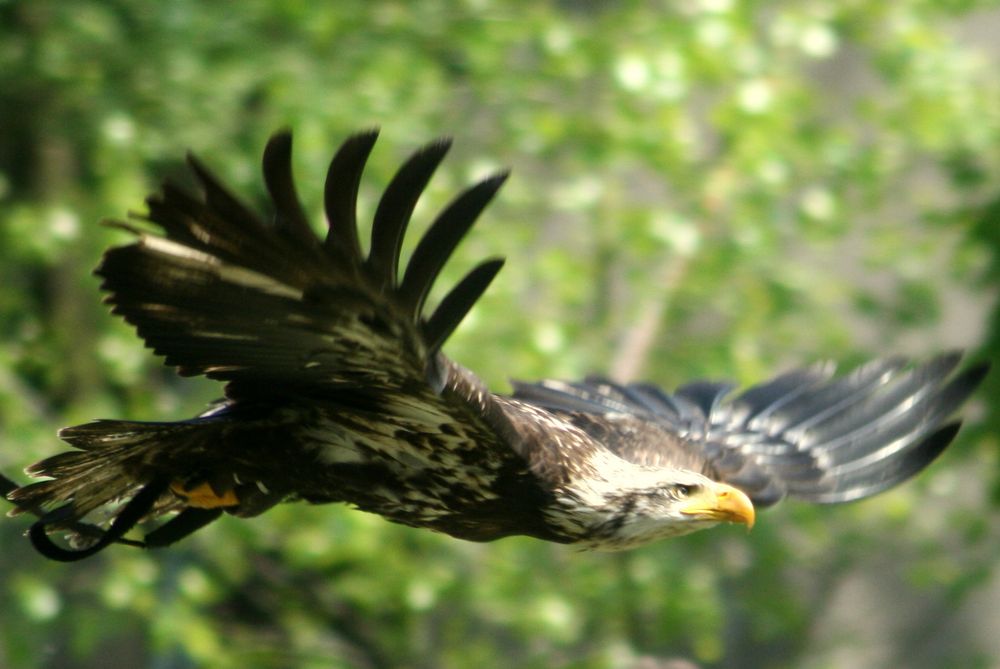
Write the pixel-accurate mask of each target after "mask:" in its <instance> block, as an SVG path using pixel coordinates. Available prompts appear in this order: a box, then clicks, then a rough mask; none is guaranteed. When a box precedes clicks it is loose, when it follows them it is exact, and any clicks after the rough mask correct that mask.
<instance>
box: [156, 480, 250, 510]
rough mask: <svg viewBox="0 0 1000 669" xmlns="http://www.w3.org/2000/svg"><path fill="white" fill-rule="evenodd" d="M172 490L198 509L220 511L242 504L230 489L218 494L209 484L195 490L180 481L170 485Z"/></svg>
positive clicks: (197, 486)
mask: <svg viewBox="0 0 1000 669" xmlns="http://www.w3.org/2000/svg"><path fill="white" fill-rule="evenodd" d="M170 490H171V491H172V492H173V493H174V494H175V495H177V496H178V497H180V498H181V499H183V500H184V501H185V502H187V505H188V506H190V507H194V508H196V509H219V508H222V507H226V506H237V505H239V503H240V500H239V498H238V497H236V493H235V492H234V491H233V490H232V489H230V490H227V491H225V492H224V493H222V494H221V495H220V494H219V493H217V492H216V491H215V490H214V489H213V488H212V486H211V485H209V484H208V483H199V484H198V485H196V486H194V487H193V488H188V487H186V486H185V485H184V484H183V483H181V482H180V481H174V482H173V483H171V484H170Z"/></svg>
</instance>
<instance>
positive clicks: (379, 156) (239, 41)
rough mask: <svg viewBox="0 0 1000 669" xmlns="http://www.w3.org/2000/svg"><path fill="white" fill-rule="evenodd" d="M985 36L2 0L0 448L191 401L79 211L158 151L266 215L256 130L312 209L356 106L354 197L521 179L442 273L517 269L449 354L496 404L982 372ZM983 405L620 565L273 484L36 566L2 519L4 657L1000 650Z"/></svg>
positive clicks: (720, 12) (851, 27) (174, 171)
mask: <svg viewBox="0 0 1000 669" xmlns="http://www.w3.org/2000/svg"><path fill="white" fill-rule="evenodd" d="M998 31H1000V9H998V5H997V4H996V3H987V2H974V1H972V0H966V1H955V0H899V1H897V2H892V3H866V2H855V1H850V2H834V1H833V0H810V1H808V2H795V1H792V0H787V1H776V2H766V3H765V2H739V1H738V0H685V1H683V2H678V3H600V2H536V3H525V2H500V1H497V0H467V1H466V2H445V1H443V0H436V1H435V0H432V1H427V2H421V3H408V2H402V1H395V2H382V1H373V2H368V1H362V0H354V1H344V2H338V3H307V2H267V1H264V0H245V1H244V2H240V3H203V2H195V1H194V0H177V1H174V2H157V3H147V2H139V1H138V0H111V1H98V0H62V1H57V0H31V1H28V0H24V1H17V0H13V1H12V0H6V1H4V2H0V280H2V286H3V290H2V291H0V430H2V448H0V469H2V470H3V471H5V472H7V473H8V474H10V473H13V472H16V471H17V470H18V469H19V468H20V467H23V466H25V465H27V464H28V463H30V462H32V461H34V460H36V459H38V458H40V457H43V456H45V455H49V454H52V453H54V452H56V451H57V450H60V444H59V442H58V441H57V440H56V438H55V437H54V431H55V429H56V428H57V427H59V426H62V425H66V424H69V423H74V422H82V421H86V420H89V419H91V418H95V417H130V418H137V419H143V418H145V419H152V418H160V419H169V418H183V417H187V416H188V415H191V414H193V413H195V412H197V411H199V410H201V408H202V407H203V406H204V404H205V402H207V401H208V400H210V399H212V397H214V396H215V395H217V394H219V392H220V389H219V388H218V387H217V386H216V385H215V384H211V383H209V382H206V381H201V380H183V381H182V380H180V379H177V378H175V376H174V375H173V373H172V372H171V371H170V370H168V369H165V368H163V367H162V365H161V363H160V361H159V360H158V359H155V358H154V357H153V356H152V355H150V354H149V353H148V352H146V351H144V350H143V349H142V347H141V344H140V343H139V341H138V340H137V338H136V337H135V336H134V335H133V333H132V332H131V331H130V329H129V328H128V327H127V326H125V325H124V324H122V323H120V322H117V321H116V320H114V319H112V318H111V317H109V316H108V315H107V314H106V312H105V309H104V308H102V307H101V305H100V303H99V298H98V291H97V285H96V281H94V280H93V279H92V278H91V277H89V276H88V274H89V272H90V270H91V268H92V267H93V266H94V265H95V264H96V262H97V260H98V258H99V256H100V253H101V251H102V249H104V248H105V247H106V246H107V245H109V244H110V243H113V242H115V241H121V239H122V238H121V236H120V234H117V233H115V232H114V231H112V230H109V229H106V228H102V227H100V226H98V225H97V224H96V222H97V221H98V220H99V219H100V218H102V217H105V216H111V217H122V216H123V215H124V213H125V212H126V211H127V210H130V209H132V210H135V209H140V210H141V202H142V198H143V196H144V195H145V194H146V193H148V192H150V191H152V190H154V189H155V187H156V184H157V181H158V180H159V179H160V178H162V177H164V176H168V175H169V176H178V175H181V174H182V173H183V166H182V160H183V156H184V150H185V149H186V148H191V149H193V150H195V151H196V152H197V153H198V154H199V156H200V157H201V158H202V159H203V160H205V161H206V162H207V163H209V164H210V165H211V166H213V167H214V168H215V169H216V170H217V171H218V172H219V173H220V174H221V175H223V176H224V178H225V179H226V180H227V181H229V182H230V183H232V184H233V186H234V188H236V189H237V190H238V191H239V192H242V193H245V194H246V196H247V197H248V198H250V199H251V200H254V201H260V200H261V199H262V187H261V184H260V179H259V176H258V169H257V163H258V159H259V154H260V150H261V149H262V147H263V144H264V142H265V140H266V138H267V136H268V134H269V133H270V132H272V131H274V130H275V129H277V128H279V127H282V126H289V127H291V128H292V129H293V130H294V132H295V138H296V157H295V164H296V170H297V173H298V175H299V180H300V193H301V194H302V196H303V200H304V201H305V202H306V203H307V207H308V208H309V209H310V210H312V211H315V212H316V218H317V224H319V222H320V206H319V201H320V192H321V186H322V175H323V174H324V170H325V167H326V166H325V161H327V160H328V159H329V157H330V155H331V154H332V151H333V149H334V148H335V147H336V146H337V144H338V143H339V142H340V141H341V140H342V139H343V138H344V137H346V136H347V135H348V134H349V133H350V132H352V131H354V130H356V129H359V128H364V127H369V126H371V125H380V126H382V128H383V131H382V140H381V142H380V145H379V146H378V147H377V148H376V151H375V154H374V156H373V158H372V161H371V165H370V168H369V171H368V176H367V178H366V181H365V184H364V187H363V191H362V195H363V198H365V205H364V206H365V207H366V211H367V212H368V213H369V214H370V212H371V210H372V208H373V204H374V201H375V198H376V197H377V194H378V189H379V188H380V187H382V186H383V185H384V184H385V183H386V182H387V180H388V178H389V177H390V176H391V174H392V171H393V170H394V168H395V167H396V166H397V165H398V164H399V162H400V160H401V159H402V158H403V157H404V156H405V155H406V154H407V152H409V151H411V150H413V149H414V148H416V147H417V146H418V145H419V144H421V143H423V142H425V141H428V140H430V139H432V138H434V137H436V136H438V135H440V134H450V135H453V136H455V137H456V145H455V148H454V149H453V155H452V157H451V158H450V159H449V161H448V162H447V163H446V164H445V166H444V168H443V169H442V170H441V172H440V173H439V175H438V176H437V177H436V179H435V181H434V183H433V184H432V186H431V188H430V189H429V192H428V194H427V196H426V198H425V201H423V202H422V203H421V206H420V207H419V208H418V211H417V218H418V220H420V221H426V220H427V219H428V218H429V216H430V214H431V213H432V212H433V211H434V210H435V209H436V208H438V207H440V206H441V205H443V203H445V202H446V201H447V199H448V197H449V196H450V195H452V194H453V193H454V192H455V191H456V189H458V188H459V187H460V186H461V185H463V184H465V183H467V182H469V181H470V180H471V179H473V178H475V177H478V176H481V175H482V174H484V173H485V172H487V171H489V170H491V169H496V168H498V167H502V166H510V167H513V169H514V176H513V178H512V179H511V181H510V182H509V183H508V185H507V186H506V187H505V189H504V191H503V192H502V194H501V197H500V200H499V202H497V203H496V204H495V205H494V206H492V208H491V209H490V211H489V212H488V213H487V214H486V216H485V217H484V220H483V221H482V223H481V224H480V225H479V226H478V229H477V230H475V231H474V232H473V234H471V235H470V238H469V239H468V240H467V242H466V243H465V244H464V246H463V247H462V249H461V250H460V253H459V254H458V258H457V259H456V261H455V262H454V263H453V264H452V266H451V267H450V268H449V272H450V274H449V276H446V277H444V280H443V281H442V282H441V283H442V285H445V284H447V283H449V280H454V279H456V278H457V277H458V276H460V274H461V273H462V272H464V271H465V270H466V269H468V267H470V266H471V264H472V262H474V261H475V260H476V259H479V258H482V257H484V256H487V255H497V254H499V255H505V256H507V257H508V258H509V263H508V266H507V268H506V269H505V270H504V272H502V273H501V275H500V278H499V279H498V281H497V282H496V283H495V285H494V286H493V287H492V288H491V290H490V292H489V293H488V294H487V296H486V297H485V298H484V299H483V300H482V303H481V305H480V306H479V307H478V308H477V309H476V310H475V311H474V313H473V314H472V315H471V316H470V317H469V318H468V319H467V321H466V322H465V323H464V324H463V327H462V328H461V329H460V331H459V332H458V333H457V334H456V335H455V337H454V339H453V340H452V341H451V342H450V343H449V345H448V347H447V351H448V352H449V354H450V355H451V356H452V357H454V358H455V359H457V360H459V361H460V362H462V363H463V364H465V365H467V366H469V367H471V368H472V369H475V370H477V371H478V372H480V373H481V374H482V375H483V377H484V378H485V379H487V380H488V381H489V382H490V384H491V385H492V386H493V387H494V388H496V389H498V390H503V389H504V388H506V379H507V377H508V376H509V375H516V376H518V377H522V378H527V379H533V378H537V377H541V376H557V377H574V376H580V375H582V374H585V373H588V372H593V371H599V372H606V373H612V374H614V375H617V376H619V377H629V378H632V377H642V378H646V379H649V380H653V381H656V382H658V383H661V384H664V385H665V386H667V387H673V386H674V385H676V384H678V383H680V382H683V381H685V380H689V379H691V378H694V377H697V376H713V377H719V376H728V377H732V378H734V379H735V380H738V381H741V382H744V383H746V382H751V381H754V380H760V379H761V378H763V377H764V376H765V375H767V374H771V373H773V372H775V371H778V370H779V369H781V368H784V367H788V366H791V365H795V364H803V363H806V362H811V361H813V360H815V359H820V358H829V359H834V360H838V361H840V362H843V363H848V364H849V363H853V362H857V361H860V360H862V359H864V358H867V357H871V356H874V355H879V354H884V353H888V352H904V353H910V354H918V355H919V354H923V355H927V354H929V353H931V352H933V351H936V350H940V349H943V348H950V347H956V346H960V347H966V348H973V349H976V348H979V349H980V353H979V355H980V356H982V357H986V358H994V359H995V358H997V352H998V351H1000V316H998V312H997V311H996V309H995V306H994V298H995V297H996V288H997V285H998V284H1000V233H998V230H1000V225H998V221H1000V205H998V202H1000V151H998V147H1000V78H998V77H997V74H996V73H997V65H998V60H1000V56H998V51H997V47H996V40H995V35H996V34H997V32H998ZM998 397H1000V383H998V381H997V375H996V374H994V375H993V377H992V378H991V379H989V380H988V388H987V389H986V390H985V391H984V392H983V393H981V398H982V399H981V400H980V402H979V405H978V409H976V408H975V407H973V411H971V413H972V414H973V415H974V419H973V420H972V421H971V422H970V424H969V427H967V429H966V430H965V431H964V432H963V434H962V436H961V437H960V440H959V443H958V444H957V445H956V447H954V448H953V449H952V451H951V452H949V453H948V454H947V455H946V456H945V457H944V458H943V459H942V462H941V463H939V464H937V465H936V466H935V467H933V468H932V469H933V470H934V471H933V473H929V474H927V475H925V476H923V477H921V478H920V480H918V481H917V482H915V483H911V484H909V485H907V486H905V487H903V488H902V489H900V490H898V491H894V492H892V493H890V494H887V495H885V496H882V497H880V498H878V499H877V500H875V501H871V502H866V503H862V504H857V505H854V506H850V507H844V508H838V509H833V508H819V509H817V508H811V507H805V506H800V505H795V504H788V505H785V506H784V507H781V508H779V509H776V510H774V511H769V512H768V513H767V514H766V515H764V516H763V517H762V518H761V519H760V521H761V522H760V523H759V525H758V528H757V529H755V530H754V532H753V534H752V535H750V536H745V535H744V534H743V533H741V532H740V531H738V530H735V529H733V528H722V529H718V530H715V531H712V532H707V533H703V534H701V535H695V536H691V537H687V538H684V539H680V540H674V541H670V542H663V543H661V544H658V545H654V546H650V547H648V548H645V549H641V550H637V551H634V552H631V553H627V554H621V555H604V554H586V553H577V552H574V551H572V550H568V549H566V548H563V547H557V546H550V545H547V544H543V543H541V542H537V541H534V540H528V539H508V540H504V541H501V542H498V543H495V544H487V545H474V544H469V543H463V542H459V541H456V540H452V539H449V538H447V537H442V536H436V535H433V534H430V533H427V532H424V531H417V530H411V529H406V528H402V527H396V526H393V525H390V524H388V523H386V522H384V521H382V520H380V519H378V518H376V517H372V516H367V515H364V514H361V513H359V512H356V511H352V510H349V509H346V508H340V507H318V508H308V507H305V506H286V507H282V508H279V509H276V510H274V511H272V512H269V513H268V514H266V515H265V516H264V517H262V518H259V519H256V520H253V521H236V520H233V519H228V518H227V519H224V520H222V521H220V522H218V523H216V524H215V525H213V526H212V527H210V528H208V529H207V530H204V531H202V532H200V533H199V534H198V535H196V536H195V537H192V538H191V539H189V540H187V541H185V542H184V543H182V544H180V545H178V546H176V547H174V548H172V549H170V550H168V551H161V552H155V553H142V552H140V551H136V550H131V549H127V548H116V549H111V550H108V551H106V552H105V553H103V554H102V555H100V556H99V557H97V558H95V559H92V560H90V561H87V562H85V563H81V564H76V565H72V566H67V565H58V564H49V563H46V562H45V561H44V560H43V559H42V558H40V557H38V556H36V555H35V554H34V553H33V552H32V550H31V549H30V547H29V546H28V543H27V541H26V540H25V539H24V538H23V537H22V536H21V533H22V532H23V531H24V530H25V529H26V526H27V522H26V521H25V520H23V519H15V520H8V521H6V522H4V523H2V524H0V537H2V539H0V540H2V542H3V544H2V545H3V549H4V550H3V552H2V555H0V569H2V573H3V574H4V578H3V579H2V580H0V592H2V597H3V601H5V602H6V603H5V604H4V606H2V607H0V666H4V667H13V668H17V669H34V668H42V667H109V666H115V667H132V666H134V667H140V666H148V667H156V668H157V669H167V668H170V669H173V668H182V667H193V666H206V667H208V666H211V667H241V668H243V667H251V668H256V667H324V668H328V667H363V668H364V667H410V668H414V669H416V668H424V667H426V668H428V669H429V668H437V667H455V668H463V667H477V668H481V669H485V668H486V667H510V666H519V667H560V666H567V667H588V668H590V667H593V668H599V667H636V668H640V667H666V666H668V665H667V664H665V663H662V662H665V658H688V659H689V660H690V661H692V662H695V663H697V664H698V665H699V666H705V667H816V668H819V667H834V666H837V667H843V666H867V667H900V666H907V667H942V666H963V667H990V666H995V664H994V663H995V662H996V661H997V659H996V657H994V655H993V654H994V653H997V652H1000V646H998V641H997V639H998V638H1000V614H998V613H997V611H996V606H995V602H996V598H997V597H1000V594H998V593H1000V582H998V579H1000V577H998V573H997V566H996V560H997V555H998V553H997V550H996V548H997V545H998V543H1000V525H998V522H997V513H996V509H997V505H998V504H1000V477H998V461H1000V460H998V453H997V450H998V442H997V434H998V431H1000V430H998V428H1000V411H998V400H997V398H998ZM991 490H992V491H993V492H992V494H991ZM991 505H992V506H991Z"/></svg>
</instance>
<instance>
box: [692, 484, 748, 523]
mask: <svg viewBox="0 0 1000 669" xmlns="http://www.w3.org/2000/svg"><path fill="white" fill-rule="evenodd" d="M681 513H683V514H685V515H690V516H700V517H702V518H704V519H706V520H715V521H719V522H727V523H743V524H745V525H746V526H747V529H748V530H749V529H750V528H752V527H753V523H754V518H755V514H754V509H753V502H751V501H750V498H749V497H747V496H746V494H745V493H744V492H743V491H742V490H737V489H736V488H734V487H733V486H731V485H726V484H725V483H713V484H712V485H711V486H703V487H702V488H700V489H699V490H698V492H696V493H694V494H693V495H691V497H689V498H688V500H687V501H686V502H685V503H684V506H682V507H681Z"/></svg>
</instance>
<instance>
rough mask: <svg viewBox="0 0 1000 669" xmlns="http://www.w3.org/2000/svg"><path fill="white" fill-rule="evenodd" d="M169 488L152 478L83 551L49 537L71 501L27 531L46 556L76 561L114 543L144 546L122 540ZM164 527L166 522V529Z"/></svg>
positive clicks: (32, 542) (38, 549) (51, 558)
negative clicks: (49, 528) (104, 530)
mask: <svg viewBox="0 0 1000 669" xmlns="http://www.w3.org/2000/svg"><path fill="white" fill-rule="evenodd" d="M167 487H168V481H167V480H166V479H154V480H153V481H151V482H149V483H147V484H146V485H145V486H144V487H143V488H142V490H140V491H139V492H138V493H136V495H135V496H134V497H133V498H132V499H130V500H129V502H128V504H126V505H125V508H124V509H122V510H121V512H120V513H119V514H118V515H117V516H115V519H114V520H113V521H112V522H111V527H109V528H108V530H107V531H106V532H104V534H103V536H101V537H100V538H99V539H98V540H97V541H96V542H95V543H93V544H92V545H90V546H88V547H87V548H84V549H82V550H68V549H66V548H63V547H61V546H58V545H56V543H55V542H53V541H52V539H50V538H49V534H48V527H49V526H50V525H54V524H58V523H59V522H60V521H64V520H66V518H67V516H69V515H70V513H71V508H72V505H70V504H67V505H65V506H61V507H59V508H58V509H53V510H52V511H50V512H49V513H47V514H45V515H44V516H42V517H41V518H40V519H38V520H37V521H36V522H35V524H34V525H32V526H31V529H30V530H29V531H28V536H29V537H30V538H31V545H32V546H34V547H35V550H37V551H38V552H39V553H41V554H42V555H44V556H45V557H47V558H49V559H50V560H56V561H58V562H76V561H77V560H82V559H83V558H86V557H90V556H91V555H94V554H95V553H98V552H100V551H102V550H104V549H105V548H107V547H108V546H110V545H111V544H113V543H115V542H121V543H130V544H132V545H140V546H141V545H143V544H142V543H140V542H130V541H127V540H125V539H123V537H124V536H125V534H126V533H127V532H128V531H129V530H131V529H132V528H133V527H135V524H136V523H138V522H139V521H140V520H142V518H143V517H144V516H145V515H146V514H147V513H149V511H150V509H152V508H153V505H154V504H156V501H157V500H158V499H160V496H161V495H162V494H163V493H165V492H166V491H167ZM183 515H184V514H181V516H183ZM179 518H180V516H178V517H177V518H174V519H173V520H178V519H179ZM171 522H173V521H171ZM169 524H170V523H167V525H169ZM165 527H166V525H165V526H164V528H165ZM164 528H160V529H164ZM195 529H197V528H195ZM193 531H194V530H191V532H193ZM181 536H184V535H181ZM178 538H180V537H178Z"/></svg>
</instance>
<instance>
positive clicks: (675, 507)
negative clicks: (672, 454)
mask: <svg viewBox="0 0 1000 669" xmlns="http://www.w3.org/2000/svg"><path fill="white" fill-rule="evenodd" d="M606 471H607V470H605V472H606ZM572 488H573V489H572V490H567V491H566V492H567V495H566V496H565V497H564V498H563V499H564V500H566V499H570V500H572V502H571V503H570V504H568V505H565V506H563V509H564V510H565V511H566V512H568V513H569V514H570V515H576V516H577V518H576V519H575V520H576V521H577V522H579V523H580V524H584V525H586V526H587V527H588V530H589V531H587V532H586V534H587V535H588V538H589V540H588V541H586V542H585V544H586V545H587V547H589V548H594V549H598V550H623V549H628V548H634V547H636V546H640V545H642V544H646V543H649V542H651V541H656V540H658V539H665V538H668V537H674V536H680V535H682V534H688V533H690V532H694V531H696V530H701V529H705V528H708V527H712V526H713V525H716V524H718V523H721V522H730V523H743V524H745V525H746V526H747V528H751V527H753V524H754V517H755V514H754V507H753V503H752V502H751V501H750V498H749V497H747V495H746V493H744V492H743V491H742V490H739V489H738V488H734V487H733V486H731V485H727V484H725V483H720V482H718V481H713V480H712V479H710V478H708V477H707V476H704V475H702V474H699V473H697V472H693V471H689V470H684V469H675V468H652V467H638V466H632V467H626V468H623V469H621V470H619V471H616V472H615V473H614V474H613V475H611V476H608V477H603V476H602V477H598V478H596V479H579V480H577V481H576V483H575V485H574V486H573V487H572Z"/></svg>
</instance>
